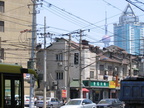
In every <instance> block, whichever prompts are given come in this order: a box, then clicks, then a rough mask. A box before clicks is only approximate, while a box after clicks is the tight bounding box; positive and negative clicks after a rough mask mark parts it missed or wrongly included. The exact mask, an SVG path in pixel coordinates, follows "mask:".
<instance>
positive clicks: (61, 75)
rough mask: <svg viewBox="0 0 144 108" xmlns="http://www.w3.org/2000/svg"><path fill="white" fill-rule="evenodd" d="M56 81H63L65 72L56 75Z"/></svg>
mask: <svg viewBox="0 0 144 108" xmlns="http://www.w3.org/2000/svg"><path fill="white" fill-rule="evenodd" d="M56 79H57V80H62V79H63V72H57V73H56Z"/></svg>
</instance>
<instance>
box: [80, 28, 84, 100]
mask: <svg viewBox="0 0 144 108" xmlns="http://www.w3.org/2000/svg"><path fill="white" fill-rule="evenodd" d="M79 55H80V56H79V80H80V81H79V85H80V88H79V90H80V98H83V92H82V67H81V65H82V63H81V60H82V59H81V57H82V30H80V40H79Z"/></svg>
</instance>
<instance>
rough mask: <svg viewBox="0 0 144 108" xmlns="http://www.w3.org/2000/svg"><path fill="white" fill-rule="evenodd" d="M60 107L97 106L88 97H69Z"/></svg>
mask: <svg viewBox="0 0 144 108" xmlns="http://www.w3.org/2000/svg"><path fill="white" fill-rule="evenodd" d="M60 108H97V107H96V104H95V103H93V102H92V101H91V100H90V99H83V98H77V99H71V100H69V101H68V102H67V103H66V104H65V105H64V106H61V107H60Z"/></svg>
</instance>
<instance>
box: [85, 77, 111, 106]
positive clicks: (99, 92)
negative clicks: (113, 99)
mask: <svg viewBox="0 0 144 108" xmlns="http://www.w3.org/2000/svg"><path fill="white" fill-rule="evenodd" d="M83 84H84V85H85V87H86V88H87V89H89V91H90V92H89V98H90V99H91V100H92V101H93V102H95V103H97V102H98V101H99V100H101V99H103V98H108V97H109V81H95V80H84V81H83Z"/></svg>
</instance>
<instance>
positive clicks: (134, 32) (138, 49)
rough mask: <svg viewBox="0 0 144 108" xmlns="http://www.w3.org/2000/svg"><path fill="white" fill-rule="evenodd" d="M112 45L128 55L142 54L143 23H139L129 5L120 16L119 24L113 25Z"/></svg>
mask: <svg viewBox="0 0 144 108" xmlns="http://www.w3.org/2000/svg"><path fill="white" fill-rule="evenodd" d="M114 45H115V46H118V47H121V48H123V49H125V50H126V51H127V52H128V53H130V54H135V55H140V54H142V55H143V54H144V51H143V50H144V22H143V23H142V22H139V19H138V17H137V16H135V14H134V12H133V10H132V8H131V7H130V5H129V4H128V6H127V7H126V9H125V11H124V12H123V14H122V15H121V16H120V18H119V24H114Z"/></svg>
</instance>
